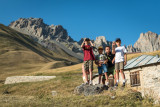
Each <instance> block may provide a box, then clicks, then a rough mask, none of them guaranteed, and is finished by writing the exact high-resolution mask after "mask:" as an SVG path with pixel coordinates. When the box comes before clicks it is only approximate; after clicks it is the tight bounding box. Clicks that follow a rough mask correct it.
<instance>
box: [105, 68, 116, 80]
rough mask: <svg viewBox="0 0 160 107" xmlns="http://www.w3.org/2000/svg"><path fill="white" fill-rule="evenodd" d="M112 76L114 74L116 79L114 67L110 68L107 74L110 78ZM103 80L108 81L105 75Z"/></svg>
mask: <svg viewBox="0 0 160 107" xmlns="http://www.w3.org/2000/svg"><path fill="white" fill-rule="evenodd" d="M110 74H112V75H113V78H114V75H115V74H116V71H115V68H114V66H113V67H108V73H107V75H108V76H109V75H110ZM102 79H106V77H105V75H103V78H102Z"/></svg>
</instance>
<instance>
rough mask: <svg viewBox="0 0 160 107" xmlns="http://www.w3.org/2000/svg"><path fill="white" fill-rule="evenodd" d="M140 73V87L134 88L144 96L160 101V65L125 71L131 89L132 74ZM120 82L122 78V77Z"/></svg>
mask: <svg viewBox="0 0 160 107" xmlns="http://www.w3.org/2000/svg"><path fill="white" fill-rule="evenodd" d="M135 71H139V73H140V84H141V85H140V86H135V87H132V88H133V89H136V90H138V91H140V92H141V93H142V96H150V97H152V98H154V99H156V100H157V99H158V100H160V64H158V65H156V64H155V65H150V66H145V67H142V68H136V69H132V70H128V71H125V72H124V73H125V76H126V80H127V86H129V87H130V73H131V72H135ZM120 82H121V83H122V78H121V76H120Z"/></svg>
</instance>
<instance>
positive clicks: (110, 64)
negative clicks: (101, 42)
mask: <svg viewBox="0 0 160 107" xmlns="http://www.w3.org/2000/svg"><path fill="white" fill-rule="evenodd" d="M105 55H106V56H107V58H108V67H113V66H114V64H112V60H113V58H114V56H115V54H112V53H111V52H110V53H109V55H107V53H105Z"/></svg>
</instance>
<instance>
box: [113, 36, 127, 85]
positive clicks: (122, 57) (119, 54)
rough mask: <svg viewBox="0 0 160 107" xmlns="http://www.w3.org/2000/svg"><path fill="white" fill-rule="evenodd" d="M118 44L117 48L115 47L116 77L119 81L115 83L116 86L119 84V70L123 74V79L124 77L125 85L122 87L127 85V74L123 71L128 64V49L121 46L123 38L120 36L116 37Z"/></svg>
mask: <svg viewBox="0 0 160 107" xmlns="http://www.w3.org/2000/svg"><path fill="white" fill-rule="evenodd" d="M116 45H117V48H116V49H115V52H116V54H115V57H114V59H115V70H116V79H117V82H116V84H115V86H116V87H117V86H118V82H119V71H120V73H121V76H122V79H123V85H122V87H124V86H125V75H124V72H123V69H124V66H125V65H126V64H127V54H126V52H127V50H126V48H125V47H124V46H121V39H120V38H117V39H116Z"/></svg>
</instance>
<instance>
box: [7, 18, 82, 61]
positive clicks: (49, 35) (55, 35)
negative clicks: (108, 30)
mask: <svg viewBox="0 0 160 107" xmlns="http://www.w3.org/2000/svg"><path fill="white" fill-rule="evenodd" d="M9 27H11V28H13V29H15V30H17V31H19V32H21V33H24V34H27V35H30V37H32V39H34V40H35V41H37V42H39V43H40V44H41V45H43V46H45V47H46V48H49V49H50V50H54V51H55V47H54V46H53V45H52V44H53V43H55V44H56V43H57V42H58V43H59V44H60V47H61V46H62V45H63V46H64V47H63V48H62V49H63V50H64V51H66V50H67V51H66V52H68V54H70V55H71V56H74V57H76V58H79V59H82V56H81V55H77V54H75V53H82V49H81V48H80V45H79V44H78V43H77V42H76V41H74V40H73V39H72V38H71V37H70V36H69V35H68V33H67V31H66V30H65V29H64V28H63V27H62V26H61V25H50V26H49V25H47V24H45V23H44V22H43V19H41V18H20V19H18V20H16V21H13V22H12V23H11V24H10V25H9ZM59 44H56V45H59ZM65 47H66V48H65ZM68 49H69V50H71V51H69V50H68ZM73 52H75V53H73Z"/></svg>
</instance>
